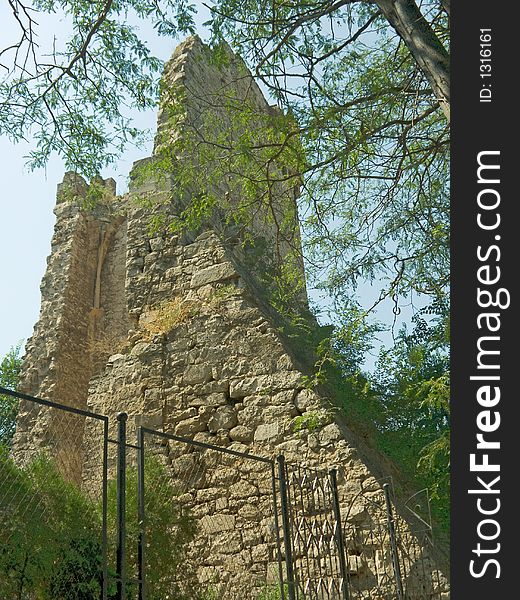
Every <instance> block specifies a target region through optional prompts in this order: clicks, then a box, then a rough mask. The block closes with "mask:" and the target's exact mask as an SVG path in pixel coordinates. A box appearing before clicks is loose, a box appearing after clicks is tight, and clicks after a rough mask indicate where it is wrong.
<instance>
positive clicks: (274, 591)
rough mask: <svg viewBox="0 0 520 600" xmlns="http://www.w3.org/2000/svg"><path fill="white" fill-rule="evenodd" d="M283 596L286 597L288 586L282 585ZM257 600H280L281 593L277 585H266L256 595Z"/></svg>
mask: <svg viewBox="0 0 520 600" xmlns="http://www.w3.org/2000/svg"><path fill="white" fill-rule="evenodd" d="M284 592H285V594H284V597H286V598H287V597H288V593H289V588H288V586H287V584H285V585H284ZM257 600H282V593H281V591H280V586H279V585H266V586H265V587H264V588H263V589H262V590H261V592H260V594H259V595H258V597H257Z"/></svg>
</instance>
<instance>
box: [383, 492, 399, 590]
mask: <svg viewBox="0 0 520 600" xmlns="http://www.w3.org/2000/svg"><path fill="white" fill-rule="evenodd" d="M383 489H384V491H385V501H386V517H387V520H388V533H389V535H390V549H391V552H392V565H393V567H394V575H395V583H396V586H397V597H398V598H399V600H404V592H403V580H402V577H401V566H400V564H399V555H398V552H397V539H396V535H395V522H394V513H393V510H392V500H391V498H390V484H389V483H385V484H384V485H383Z"/></svg>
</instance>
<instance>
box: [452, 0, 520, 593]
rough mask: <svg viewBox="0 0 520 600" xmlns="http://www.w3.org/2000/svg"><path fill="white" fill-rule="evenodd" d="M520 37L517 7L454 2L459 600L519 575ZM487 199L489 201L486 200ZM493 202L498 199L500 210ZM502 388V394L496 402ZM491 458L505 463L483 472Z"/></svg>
mask: <svg viewBox="0 0 520 600" xmlns="http://www.w3.org/2000/svg"><path fill="white" fill-rule="evenodd" d="M488 34H489V35H488ZM518 39H519V33H518V4H517V3H514V2H512V3H505V2H502V3H497V2H483V1H481V0H474V1H473V2H469V3H468V2H454V3H453V5H452V78H451V82H452V95H451V97H452V102H453V106H452V113H451V114H452V178H451V179H452V200H451V202H452V204H451V206H452V444H451V448H452V512H451V514H452V539H451V557H452V560H451V568H452V570H451V584H452V598H454V599H455V600H459V599H464V598H471V599H472V600H479V599H481V598H482V599H486V600H487V599H489V598H490V597H494V598H508V597H510V596H511V592H510V591H509V590H514V589H515V587H516V585H515V584H516V579H517V572H518V566H516V564H513V562H514V563H517V562H518V560H517V559H516V557H517V554H518V552H517V549H516V548H517V545H518V536H519V526H518V522H519V519H518V515H517V514H516V511H517V510H518V509H517V506H518V499H517V497H518V493H517V492H516V491H515V489H514V488H515V487H517V481H518V473H519V469H518V460H519V458H520V452H519V449H518V442H517V441H518V440H520V435H519V418H518V417H519V415H518V405H519V400H518V390H517V389H516V388H517V387H518V386H515V385H514V373H515V370H518V366H516V364H515V362H517V360H516V355H517V350H516V349H515V347H516V343H517V336H518V329H519V328H518V314H517V311H518V302H517V299H516V295H515V294H513V292H512V287H513V278H514V277H515V275H517V273H518V271H519V267H518V262H519V261H518V260H517V257H519V255H520V253H519V249H518V243H517V240H518V239H519V238H520V235H519V233H518V231H517V228H518V224H517V218H515V217H516V214H518V210H517V206H518V205H519V204H520V202H519V191H518V189H517V183H516V179H517V177H518V172H519V168H518V166H517V165H516V164H514V163H515V162H516V156H517V154H518V150H517V149H515V146H516V145H517V143H518V129H519V127H518V121H519V119H518V100H517V97H516V92H515V91H514V90H515V89H516V87H517V81H518V74H517V73H518V58H519V54H520V53H519V50H518ZM488 43H489V44H490V45H486V44H488ZM488 49H489V50H490V52H488V51H487V50H488ZM488 59H490V60H488ZM487 65H489V67H488V66H487ZM488 73H489V75H487V74H488ZM479 156H480V161H481V163H483V164H485V165H488V166H489V165H493V166H495V167H499V168H496V169H490V168H484V169H482V170H481V180H484V181H481V182H480V183H479V181H478V170H477V169H478V166H479V162H478V161H479ZM496 179H499V180H500V181H499V182H495V181H494V180H496ZM479 194H480V197H479ZM479 198H480V203H481V204H482V205H484V208H483V207H482V206H480V207H479ZM494 199H495V200H496V201H497V202H496V203H497V205H496V207H495V208H491V207H492V206H493V205H494V202H493V200H494ZM479 214H480V217H479ZM479 219H480V223H481V224H480V225H479ZM498 219H500V221H499V222H498ZM482 224H483V225H484V226H485V227H487V229H486V228H485V227H483V226H482ZM495 224H496V226H494V225H495ZM479 248H480V249H479ZM479 254H480V256H479ZM479 269H480V270H479ZM479 277H480V280H479ZM479 289H480V297H479ZM509 294H510V305H509V306H507V305H508V304H509ZM486 305H487V306H486ZM484 315H488V316H487V317H486V316H484ZM479 352H480V364H479ZM475 377H478V378H479V379H475ZM492 377H493V378H496V379H492ZM472 378H473V379H472ZM495 388H497V389H495ZM498 389H499V390H500V400H499V401H498V402H496V403H495V400H496V398H497V394H498V391H497V390H498ZM486 403H487V404H486ZM493 404H494V405H493ZM498 419H500V422H498ZM478 434H481V435H482V436H483V437H482V438H481V441H482V440H484V441H485V442H487V443H491V442H495V443H496V442H499V443H500V449H497V448H493V449H491V447H489V446H488V448H484V447H481V448H477V444H478V441H479V440H478V438H477V435H478ZM472 454H473V455H474V462H475V467H474V470H473V471H472V470H471V466H470V464H471V462H470V461H471V455H472ZM486 455H487V457H486ZM486 461H487V462H488V463H489V465H491V468H494V469H496V468H497V467H498V468H499V469H500V470H495V471H491V470H487V471H486V470H484V469H486V468H487V467H485V466H484V463H485V462H486ZM478 465H481V466H480V467H479V466H478ZM476 469H480V470H476ZM497 477H500V479H499V480H497V479H496V478H497ZM479 478H480V481H479ZM486 486H487V489H486ZM470 491H471V493H470ZM484 511H487V514H484ZM513 511H515V514H513ZM493 513H494V514H493ZM515 559H516V560H515ZM472 561H473V562H472ZM472 571H473V573H472Z"/></svg>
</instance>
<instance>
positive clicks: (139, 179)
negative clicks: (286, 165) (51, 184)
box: [13, 37, 448, 600]
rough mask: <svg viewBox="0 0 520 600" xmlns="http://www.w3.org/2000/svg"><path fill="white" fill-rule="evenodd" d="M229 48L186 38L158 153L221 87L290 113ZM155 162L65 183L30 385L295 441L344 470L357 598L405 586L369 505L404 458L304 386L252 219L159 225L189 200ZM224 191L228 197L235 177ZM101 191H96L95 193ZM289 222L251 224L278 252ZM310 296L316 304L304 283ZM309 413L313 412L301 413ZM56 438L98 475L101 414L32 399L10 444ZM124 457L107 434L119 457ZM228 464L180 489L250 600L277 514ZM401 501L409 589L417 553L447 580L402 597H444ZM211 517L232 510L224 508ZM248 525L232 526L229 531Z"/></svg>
mask: <svg viewBox="0 0 520 600" xmlns="http://www.w3.org/2000/svg"><path fill="white" fill-rule="evenodd" d="M226 52H227V60H226V61H225V62H224V64H221V65H220V66H218V65H215V64H214V62H213V61H212V60H211V59H210V51H209V49H208V48H206V47H205V46H204V45H203V44H202V42H201V41H200V40H199V39H198V38H196V37H192V38H189V39H188V40H186V41H185V42H184V43H182V44H181V45H180V46H179V47H178V48H177V49H176V51H175V53H174V55H173V57H172V58H171V60H170V61H169V62H168V63H167V65H166V69H165V75H164V81H165V82H166V88H167V89H169V90H172V89H174V90H177V92H179V90H180V91H181V92H182V93H177V94H176V96H175V97H176V98H177V100H176V101H177V102H184V103H185V105H184V107H183V119H182V120H181V121H180V123H181V125H179V127H178V129H177V130H174V131H171V130H168V114H169V112H168V111H169V104H168V103H169V102H170V101H171V102H175V100H171V98H170V97H169V96H168V94H165V96H163V100H162V106H161V110H160V113H159V127H158V131H159V134H161V132H162V133H163V134H164V132H165V131H166V135H162V137H161V136H160V135H158V138H157V142H156V153H158V148H159V147H160V146H161V144H163V145H164V144H167V143H168V140H170V141H172V143H173V141H175V139H178V138H179V136H182V135H184V134H185V131H186V129H187V127H189V126H193V127H194V128H196V126H197V124H198V123H202V122H203V120H204V119H203V117H204V116H205V115H206V116H207V115H208V114H209V113H210V112H211V110H213V111H214V112H213V114H214V115H216V117H217V119H216V120H217V121H218V122H219V123H220V125H219V126H221V127H224V126H225V123H226V120H225V115H224V113H223V111H225V107H224V105H223V104H222V103H218V102H214V101H212V98H217V97H221V96H222V93H225V94H228V93H232V96H233V98H235V99H238V100H239V101H243V102H248V103H250V105H251V106H254V107H255V109H256V110H257V111H258V112H259V113H261V114H262V115H264V116H267V117H269V116H273V118H275V117H276V115H277V114H279V112H277V109H274V108H272V107H270V106H269V105H268V104H267V102H266V101H265V100H264V98H263V96H262V93H261V91H260V89H259V88H258V86H257V85H256V83H255V82H254V80H253V79H252V77H251V75H250V74H249V73H248V72H247V70H246V69H245V67H244V65H243V63H242V62H241V61H240V60H239V59H238V58H236V57H235V56H233V55H232V54H231V52H230V51H228V50H226ZM211 106H212V107H213V108H212V109H210V107H211ZM154 160H156V156H152V157H151V158H149V159H144V160H143V161H139V162H138V163H136V165H134V175H133V176H132V175H131V183H130V189H129V192H128V193H127V194H125V195H123V196H118V195H116V190H115V183H114V181H113V180H110V179H109V180H102V179H99V180H97V181H93V182H91V184H90V185H88V184H87V183H86V182H85V181H84V180H83V179H82V178H81V177H80V176H78V175H76V174H74V173H67V174H66V175H65V178H64V181H63V183H61V184H60V185H59V186H58V193H57V202H56V208H55V214H56V217H57V221H56V226H55V231H54V237H53V239H52V250H51V255H50V257H49V258H48V266H47V271H46V274H45V276H44V278H43V282H42V285H41V292H42V304H41V313H40V318H39V321H38V323H37V324H36V326H35V330H34V334H33V336H32V337H31V339H30V340H29V342H28V344H27V350H26V356H25V361H24V369H23V381H22V385H21V389H22V391H23V392H25V393H28V394H31V395H35V396H39V397H42V398H47V399H50V400H53V401H56V402H60V403H63V404H67V405H70V406H74V407H77V408H82V409H87V410H89V411H93V412H96V413H99V414H102V415H107V416H108V417H110V419H111V420H110V422H111V423H112V424H114V423H115V422H116V421H115V418H114V417H115V415H116V414H117V413H118V412H120V411H126V412H127V413H128V415H129V419H128V430H129V439H130V441H133V440H134V439H135V438H134V437H132V436H133V435H134V434H135V429H136V427H137V426H138V425H145V426H146V427H149V428H152V429H156V430H160V431H164V432H167V433H171V434H175V435H178V436H183V437H188V438H191V439H193V440H195V441H199V442H203V443H210V444H214V445H217V446H220V447H223V448H228V449H233V450H237V451H243V452H249V453H252V454H256V455H259V456H266V457H272V456H274V455H277V454H279V453H283V454H284V455H285V457H286V460H287V462H288V463H294V464H298V465H304V467H302V468H309V469H313V468H315V469H327V468H330V467H333V466H334V467H338V480H339V491H340V500H341V510H342V518H343V521H344V523H343V526H344V529H345V532H346V533H345V535H346V536H347V538H348V539H352V540H354V541H353V542H352V545H351V546H349V547H348V548H347V550H348V565H347V566H348V572H349V577H350V580H351V586H352V588H351V589H352V590H354V591H355V590H357V592H356V594H357V595H356V594H354V593H353V592H352V597H354V598H369V597H370V598H387V597H388V598H390V597H394V596H387V595H385V594H384V593H383V591H381V590H384V581H385V577H386V578H390V579H391V572H392V560H391V556H390V551H389V550H388V548H387V547H386V546H384V545H383V546H381V547H378V546H377V544H376V543H375V542H374V540H373V535H374V531H375V529H376V528H377V527H378V526H379V525H378V523H376V521H377V518H376V517H374V512H373V511H372V510H371V509H370V506H372V505H373V506H376V504H377V501H378V499H379V498H381V497H382V490H381V483H382V482H384V481H387V480H388V479H387V478H388V476H389V475H392V476H394V478H395V477H397V474H396V473H395V469H393V467H392V466H391V465H390V464H389V463H388V462H387V461H385V460H384V459H383V458H382V457H381V456H380V455H378V454H377V452H375V451H373V450H372V449H370V448H369V447H368V445H367V444H366V443H365V441H364V440H363V439H362V437H361V436H359V435H357V434H355V433H354V432H353V431H352V430H351V429H350V428H349V422H348V416H344V415H343V416H342V415H340V414H339V412H338V411H334V410H333V409H332V407H331V403H330V400H328V399H327V398H325V397H324V396H323V395H320V393H319V392H316V391H313V390H310V389H308V388H307V387H306V386H305V385H304V382H303V376H304V375H307V374H309V366H310V365H309V364H305V361H302V359H301V356H300V355H299V354H298V352H296V351H295V350H296V349H295V348H294V347H292V346H291V343H290V340H289V339H288V338H286V337H285V336H284V335H283V334H282V333H280V327H279V325H280V315H277V314H276V311H274V310H273V308H272V307H271V306H270V305H269V304H268V302H267V301H266V300H265V294H264V293H263V290H264V282H263V280H262V276H261V275H262V274H261V272H260V271H261V268H262V267H261V265H262V264H263V263H261V262H259V261H257V259H256V256H255V254H254V252H253V253H248V250H247V244H244V243H243V237H241V233H240V232H237V231H236V228H233V226H230V225H229V224H228V223H225V219H224V218H223V217H222V214H219V212H218V210H217V211H216V212H215V213H213V215H212V216H211V217H209V218H208V219H206V221H205V224H204V225H203V226H201V227H199V228H198V229H197V231H194V232H193V231H186V232H183V233H172V232H171V231H168V230H167V225H168V220H167V219H166V221H165V223H164V226H163V225H160V226H159V227H157V228H155V229H154V230H153V231H152V232H151V231H150V227H149V217H150V214H152V215H153V214H156V215H157V214H160V215H162V216H164V215H165V214H166V216H168V211H172V213H173V212H175V211H178V210H179V206H180V205H181V204H182V198H178V197H177V198H175V192H176V190H175V178H174V177H157V174H156V173H155V172H154V170H153V169H150V170H149V174H148V175H146V173H147V170H146V167H147V165H153V163H154ZM181 160H182V158H181ZM143 165H144V167H145V168H144V169H143ZM139 171H140V173H141V174H138V173H139ZM142 173H145V176H143V175H142ZM217 187H218V186H217ZM221 191H222V195H223V197H225V196H226V194H227V192H226V190H225V189H224V188H223V189H222V190H221ZM281 193H284V194H286V195H287V194H289V196H290V194H292V200H291V198H289V201H290V202H291V201H292V202H293V205H294V206H295V199H296V194H297V189H293V190H292V191H289V192H287V190H285V191H283V192H281ZM93 197H95V198H96V200H97V201H96V202H95V203H93V204H92V205H91V203H90V199H92V198H93ZM143 198H144V200H145V204H146V206H145V205H143ZM171 198H174V200H171ZM165 199H166V200H165ZM286 199H287V198H286ZM227 201H228V202H233V199H232V198H231V199H229V198H228V199H227ZM290 202H289V205H290ZM274 204H275V206H274V209H273V210H274V214H275V215H276V211H282V210H283V208H282V206H283V205H282V204H280V205H279V206H278V205H276V197H275V203H274ZM285 206H286V207H287V206H288V204H287V202H286V203H285ZM293 223H294V227H293V233H294V235H293V237H292V239H290V240H288V239H284V240H281V241H280V240H277V239H276V238H277V231H276V230H275V229H276V227H275V226H276V218H274V219H271V220H270V221H269V220H267V219H264V218H262V215H261V214H259V215H258V216H257V217H255V219H253V225H252V228H253V230H252V232H251V235H252V237H253V238H255V239H261V240H262V242H263V247H264V248H266V251H265V252H266V253H267V255H268V256H269V252H272V251H273V248H275V247H276V252H277V255H278V258H279V259H281V260H282V262H283V261H284V260H286V259H287V260H288V258H287V257H289V255H291V256H293V255H294V252H293V250H294V249H295V248H296V249H298V246H299V233H298V230H297V222H296V220H293ZM291 253H292V254H291ZM296 256H297V253H296ZM296 264H297V269H300V273H301V276H302V278H303V276H304V274H303V263H302V262H301V260H300V262H299V263H298V259H297V260H296ZM300 300H301V303H302V307H303V310H305V302H306V298H305V293H304V292H302V293H301V294H300ZM297 422H299V423H300V424H304V425H305V423H307V424H309V423H313V426H312V427H310V426H309V427H306V426H303V427H295V423H297ZM112 426H113V425H111V427H112ZM111 436H112V437H115V431H111ZM51 438H52V439H53V440H57V439H58V440H60V442H59V443H58V444H57V445H56V443H55V442H54V444H55V445H54V446H53V453H54V454H55V455H60V454H61V455H62V458H63V460H62V462H63V464H65V465H66V471H67V475H68V476H69V477H70V478H72V479H74V480H76V481H77V482H80V483H82V485H85V486H87V487H88V486H89V485H92V482H95V481H96V480H98V479H99V477H100V472H99V461H97V462H96V460H93V458H92V457H93V456H97V455H98V454H99V449H98V446H99V430H95V428H94V427H92V426H91V424H89V423H84V424H82V425H81V427H79V428H77V427H74V428H73V427H71V426H70V424H69V423H67V422H66V421H65V422H64V421H63V419H61V420H60V421H59V422H58V421H57V419H56V418H55V416H54V415H53V414H51V412H50V411H46V410H45V409H40V410H39V411H38V410H36V409H34V408H29V407H28V406H27V405H25V404H23V405H22V408H21V412H20V416H19V419H18V428H17V432H16V435H15V439H14V446H13V447H14V454H15V456H22V455H23V456H28V455H30V454H31V453H34V452H36V451H37V450H38V449H39V448H41V447H45V446H46V444H47V445H48V444H49V443H50V442H49V440H50V439H51ZM156 446H157V448H156V453H157V454H158V455H160V456H162V457H163V458H164V462H165V463H166V464H167V465H169V466H171V465H175V464H179V463H183V464H186V465H187V467H190V468H192V467H193V461H194V460H195V459H194V456H195V454H196V453H193V452H190V451H189V450H188V449H186V447H183V448H181V447H176V448H173V445H172V447H168V445H167V444H165V443H164V442H162V443H159V442H157V444H156ZM96 453H97V454H96ZM190 461H192V462H191V463H190ZM114 464H115V450H114V449H113V448H111V449H110V454H109V469H110V470H113V468H114ZM172 468H173V467H172ZM222 468H224V466H222ZM225 468H226V469H227V471H222V473H223V474H222V477H221V478H220V480H221V482H222V484H223V487H222V489H221V490H220V492H219V491H218V490H217V488H218V486H217V484H216V483H215V482H213V484H212V486H210V487H209V488H205V489H198V491H197V485H196V484H195V483H194V484H193V485H192V486H188V487H187V488H186V489H185V490H184V491H185V492H186V494H188V495H190V494H191V496H190V498H191V506H192V510H193V512H194V514H195V515H197V516H198V517H199V519H200V520H201V522H202V523H206V525H207V528H208V532H209V533H211V534H212V535H213V536H214V537H215V536H216V538H219V536H220V538H219V539H220V546H219V545H218V543H217V542H218V540H217V542H216V543H215V546H214V548H213V552H212V555H211V556H209V557H206V558H205V561H206V563H205V564H206V567H208V568H209V567H210V566H211V567H212V568H213V569H219V568H220V569H224V566H225V564H226V561H228V560H229V555H230V554H232V555H233V557H234V561H235V562H234V563H233V564H234V566H233V568H232V569H229V571H230V572H229V573H227V575H226V576H225V577H224V578H223V580H225V579H226V578H227V580H230V579H233V578H234V577H235V578H236V577H239V576H240V573H242V575H241V576H242V577H243V578H244V577H245V578H246V579H247V585H248V586H249V587H247V585H245V584H243V588H241V589H243V592H241V594H242V597H243V598H244V600H246V599H248V598H256V597H257V596H255V595H251V594H252V592H251V589H256V590H257V591H258V590H259V589H261V585H262V582H266V581H267V582H269V581H275V580H276V568H277V567H276V556H275V555H274V549H273V546H272V543H271V542H272V540H271V542H269V540H268V539H267V537H266V536H263V534H262V533H261V532H262V531H263V529H262V528H265V527H267V528H269V523H270V521H269V519H265V518H264V517H263V516H262V515H261V514H259V515H257V516H255V510H257V509H258V506H260V505H261V504H262V501H261V498H260V499H259V497H258V494H259V492H258V489H256V491H255V487H254V486H251V485H249V486H248V484H247V483H244V482H240V481H235V480H233V482H231V483H230V484H228V483H226V481H227V480H226V477H227V476H228V475H227V473H228V472H231V473H233V470H234V469H238V467H236V466H234V465H233V461H231V462H229V461H228V463H227V464H226V466H225ZM215 473H217V470H215ZM199 488H200V486H199ZM255 494H256V495H257V498H256V500H255V499H254V497H255ZM294 501H295V502H296V499H295V500H294ZM255 504H256V505H258V506H255ZM382 510H383V509H382ZM397 512H398V515H397V519H398V521H399V524H400V527H401V535H402V537H403V539H406V540H408V545H409V546H410V547H412V546H413V547H414V553H410V554H409V556H408V559H407V560H408V564H407V568H405V572H404V573H403V574H402V577H403V579H404V580H405V581H404V586H405V588H406V586H407V585H408V583H409V582H408V581H407V578H408V579H410V578H411V579H413V577H414V575H413V573H414V572H415V571H417V569H418V568H419V567H418V565H419V563H420V569H422V570H423V571H425V570H426V571H428V573H429V574H430V575H431V578H430V579H431V581H434V580H435V581H436V582H437V583H436V584H435V586H436V587H435V586H434V585H433V584H432V583H429V584H428V585H429V586H430V588H429V589H426V588H425V587H424V585H422V584H421V585H422V588H421V586H417V589H418V590H419V591H414V590H415V588H414V587H413V586H412V585H411V584H410V585H409V587H408V589H409V591H408V592H407V595H406V598H407V599H410V600H422V599H424V600H426V598H439V599H440V598H442V599H445V598H448V592H447V584H446V579H445V576H444V575H443V574H442V573H441V571H440V570H439V568H438V566H437V565H436V562H435V558H432V557H431V556H430V555H429V554H428V556H427V557H426V558H425V556H426V554H427V549H426V548H425V547H424V544H423V543H422V541H421V539H420V538H417V537H416V536H415V531H416V522H414V520H413V518H412V515H411V513H410V512H407V511H406V508H403V509H402V510H399V508H398V511H397ZM381 514H382V517H381V518H383V516H384V515H383V513H381ZM215 515H220V516H221V517H222V518H221V519H220V520H218V521H215V520H213V521H212V520H211V518H212V516H215ZM248 515H249V516H248ZM248 519H249V521H248ZM302 522H303V521H302ZM215 523H216V524H215ZM310 527H312V525H310ZM236 531H238V534H237V535H238V537H237V535H235V536H234V537H233V535H232V533H233V532H236ZM385 535H386V534H385ZM255 536H257V538H258V539H256V538H255ZM371 536H372V537H371ZM303 537H304V536H303ZM246 538H247V539H246ZM302 539H303V538H302ZM237 540H238V541H237ZM246 547H247V549H246ZM202 551H203V548H202V547H201V548H199V550H198V551H197V552H198V553H199V555H200V553H201V552H202ZM197 552H195V555H197ZM295 552H296V554H297V555H298V552H299V556H297V557H296V560H297V561H298V560H300V561H304V560H305V552H304V551H303V550H301V551H298V548H296V549H295ZM419 559H420V560H419ZM194 560H195V562H196V558H195V559H194ZM212 561H213V563H214V564H213V563H212ZM219 565H220V566H219ZM223 565H224V566H223ZM197 569H198V566H196V567H195V570H197ZM198 573H199V579H201V578H203V575H201V573H202V571H200V572H199V571H198ZM244 574H245V575H244ZM207 579H208V580H210V577H209V576H208V577H207ZM255 586H256V588H255ZM434 587H435V589H434ZM419 588H421V589H419ZM248 590H249V591H248ZM377 590H380V591H377ZM221 597H222V598H224V597H226V598H227V597H232V596H225V595H222V596H221ZM235 597H237V598H238V596H235ZM309 597H312V598H321V597H323V598H329V597H330V598H333V597H334V598H335V597H336V596H334V595H328V596H327V595H322V596H320V595H312V596H309ZM337 597H338V598H339V597H340V596H337Z"/></svg>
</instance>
